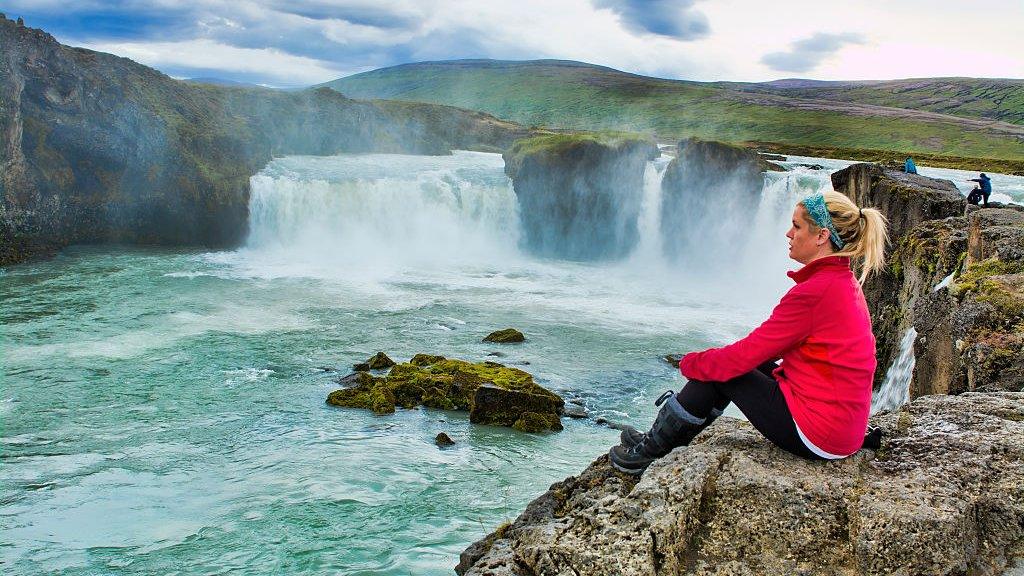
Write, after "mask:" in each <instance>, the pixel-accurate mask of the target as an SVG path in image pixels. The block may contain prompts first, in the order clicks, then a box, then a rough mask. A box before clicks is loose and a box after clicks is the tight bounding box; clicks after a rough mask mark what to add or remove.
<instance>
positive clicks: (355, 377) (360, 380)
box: [335, 371, 373, 387]
mask: <svg viewBox="0 0 1024 576" xmlns="http://www.w3.org/2000/svg"><path fill="white" fill-rule="evenodd" d="M335 382H337V383H338V384H341V385H343V386H346V387H352V386H359V385H360V384H369V383H371V382H373V376H372V375H370V373H369V372H366V371H362V372H353V373H351V374H349V375H348V376H342V377H341V378H338V379H337V380H336V381H335Z"/></svg>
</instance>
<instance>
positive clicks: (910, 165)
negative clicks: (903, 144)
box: [903, 158, 917, 174]
mask: <svg viewBox="0 0 1024 576" xmlns="http://www.w3.org/2000/svg"><path fill="white" fill-rule="evenodd" d="M903 171H904V172H906V173H907V174H917V164H914V159H913V158H907V161H906V162H904V163H903Z"/></svg>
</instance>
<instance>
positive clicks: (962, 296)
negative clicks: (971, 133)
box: [832, 164, 1024, 398]
mask: <svg viewBox="0 0 1024 576" xmlns="http://www.w3.org/2000/svg"><path fill="white" fill-rule="evenodd" d="M832 179H833V185H834V187H835V188H836V190H838V191H840V192H843V193H846V194H847V195H849V196H850V197H851V198H853V199H854V200H855V201H856V202H858V204H861V205H865V206H876V207H879V208H881V209H882V211H883V213H884V214H885V215H886V217H887V218H888V219H889V220H890V234H891V239H892V244H891V246H890V250H889V252H888V255H887V265H886V268H885V269H884V270H883V271H882V272H881V273H880V274H877V275H876V276H874V277H872V278H871V279H870V280H869V281H868V282H867V283H866V284H865V286H864V293H865V296H866V297H867V299H868V305H869V308H870V309H871V312H872V323H873V328H874V331H875V336H876V338H877V340H878V362H879V366H881V367H888V366H890V365H891V364H892V362H893V360H894V359H895V357H896V355H897V354H898V352H899V344H900V340H901V338H902V336H903V334H904V332H906V330H907V329H908V328H910V327H911V326H913V327H914V328H915V329H916V330H917V332H918V338H917V341H916V343H915V345H914V356H915V367H914V375H913V379H912V383H911V389H910V395H911V397H912V398H913V397H918V396H923V395H926V394H957V393H960V392H964V391H969V390H1011V391H1019V390H1021V389H1022V388H1024V291H1022V289H1021V285H1022V282H1024V275H1022V272H1024V211H1022V210H1021V208H1020V207H1018V206H1012V205H1011V206H1005V207H1004V206H1000V207H991V208H977V207H973V206H972V207H970V209H969V210H966V214H965V209H966V208H967V206H966V203H965V201H964V199H963V198H962V197H961V196H960V195H959V193H954V192H951V190H955V187H953V185H952V183H950V182H948V181H942V180H935V179H931V178H927V177H925V176H919V175H908V174H903V173H902V172H898V171H893V170H886V169H883V168H880V167H877V166H871V165H866V164H858V165H854V166H851V167H849V168H847V169H846V170H842V171H840V172H837V173H836V174H833V177H832ZM954 195H955V196H956V197H954ZM884 375H885V371H884V370H879V372H878V373H877V374H876V378H877V380H879V381H880V380H881V379H882V378H883V377H884Z"/></svg>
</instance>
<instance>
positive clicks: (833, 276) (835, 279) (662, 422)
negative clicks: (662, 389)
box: [609, 192, 888, 474]
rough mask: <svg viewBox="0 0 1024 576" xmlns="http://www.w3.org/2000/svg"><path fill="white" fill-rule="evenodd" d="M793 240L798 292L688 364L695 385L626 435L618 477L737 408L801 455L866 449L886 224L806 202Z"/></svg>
mask: <svg viewBox="0 0 1024 576" xmlns="http://www.w3.org/2000/svg"><path fill="white" fill-rule="evenodd" d="M786 237H787V238H789V257H790V258H792V259H793V260H796V261H797V262H799V263H801V264H803V265H804V266H803V268H801V269H800V270H797V271H795V272H789V277H790V278H792V279H793V280H794V281H795V282H796V286H794V287H793V288H792V289H790V290H789V292H787V293H786V295H785V296H783V297H782V300H781V301H780V302H779V304H778V305H777V306H776V307H775V309H774V310H773V311H772V314H771V316H770V317H769V318H768V320H766V321H765V322H764V323H763V324H761V325H760V326H758V327H757V328H756V329H755V330H754V331H753V332H751V333H750V334H749V335H748V336H746V337H745V338H743V339H742V340H739V341H738V342H735V343H733V344H730V345H728V346H724V347H722V348H711V349H709V350H705V351H703V352H692V353H690V354H687V355H686V356H684V357H683V359H682V360H681V361H680V362H679V370H680V371H681V372H682V373H683V376H685V377H686V378H688V379H689V382H687V383H686V385H685V386H684V387H683V389H682V391H680V392H679V393H678V394H673V393H672V392H671V391H670V392H666V393H665V394H664V395H662V397H661V398H659V399H658V401H657V403H656V405H658V406H661V410H660V411H659V412H658V416H657V418H656V419H655V421H654V425H653V426H652V427H651V430H650V431H649V432H647V433H646V434H643V433H641V432H639V431H637V430H636V429H634V428H630V427H626V428H625V429H624V430H623V432H622V437H621V439H622V444H621V445H620V446H615V447H614V448H612V449H611V452H610V454H609V456H610V458H611V462H612V465H614V466H615V467H616V468H617V469H619V470H621V471H623V472H626V473H629V474H640V473H642V472H643V471H644V470H645V469H646V468H647V466H648V465H649V464H650V463H651V462H653V461H654V460H656V459H657V458H660V457H662V456H664V455H665V454H668V453H669V452H670V451H671V450H672V449H673V448H675V447H676V446H685V445H687V444H689V443H690V441H691V440H693V438H694V437H695V436H696V435H697V434H698V433H699V432H700V431H701V430H703V429H704V428H706V427H708V426H709V425H710V424H711V423H712V422H713V421H714V420H715V418H717V417H718V416H719V415H721V414H722V411H723V410H724V409H725V407H726V406H728V404H729V403H730V402H734V403H735V404H736V406H737V407H738V408H739V409H740V411H741V412H743V414H744V415H745V416H746V417H747V419H748V420H750V423H751V424H752V425H753V426H754V428H756V429H757V430H758V431H759V432H761V434H763V435H764V436H765V437H766V438H768V439H769V440H771V441H772V442H773V443H775V444H776V445H777V446H779V447H781V448H783V449H785V450H786V451H788V452H791V453H793V454H796V455H797V456H801V457H804V458H808V459H811V460H834V459H838V458H845V457H846V456H849V455H851V454H853V453H854V452H856V451H857V450H859V449H860V448H861V446H862V445H863V443H864V432H865V430H866V429H867V422H868V413H869V411H870V407H871V385H872V381H873V380H874V375H875V364H876V361H875V337H874V335H873V334H872V333H871V318H870V316H869V314H868V308H867V303H866V302H865V300H864V293H863V292H862V291H861V287H860V285H861V284H862V283H863V282H864V280H865V279H866V278H867V276H868V274H870V273H872V272H875V271H876V270H878V269H880V268H881V267H882V265H883V258H884V250H885V245H886V242H887V241H888V235H887V233H886V221H885V217H884V216H882V214H881V212H879V211H878V210H876V209H874V208H864V209H860V208H858V207H857V205H856V204H854V203H853V202H852V201H851V200H850V199H849V198H847V197H846V196H844V195H843V194H840V193H838V192H826V193H825V194H815V195H812V196H810V197H808V198H806V199H804V200H803V201H801V202H800V203H799V204H797V206H796V209H795V210H794V211H793V223H792V227H791V228H790V229H789V232H787V233H786ZM851 260H852V261H854V262H855V263H856V264H857V266H858V268H859V270H860V274H859V277H858V278H854V275H853V272H852V271H851V269H850V263H851ZM779 359H781V360H782V364H781V365H777V364H776V361H777V360H779Z"/></svg>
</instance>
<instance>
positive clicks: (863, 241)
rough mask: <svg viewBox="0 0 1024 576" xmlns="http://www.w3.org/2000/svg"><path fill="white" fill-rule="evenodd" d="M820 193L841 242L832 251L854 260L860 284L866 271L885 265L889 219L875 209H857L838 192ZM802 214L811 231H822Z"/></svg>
mask: <svg viewBox="0 0 1024 576" xmlns="http://www.w3.org/2000/svg"><path fill="white" fill-rule="evenodd" d="M822 196H824V197H825V207H826V208H828V214H829V216H831V217H832V225H833V226H835V227H836V231H837V232H839V238H840V239H842V241H843V248H842V249H841V250H838V251H836V252H835V254H836V256H847V257H849V258H850V259H851V260H853V262H854V264H855V265H856V266H857V268H859V270H860V273H859V274H858V276H857V281H858V282H860V283H861V284H863V283H864V281H865V280H867V278H868V275H869V274H872V273H874V272H877V271H878V270H881V269H882V266H884V265H885V247H886V245H887V244H888V243H889V232H888V231H887V229H886V228H887V226H888V221H887V220H886V219H885V216H883V215H882V213H881V212H880V211H879V210H878V209H877V208H860V207H858V206H857V205H856V204H854V203H853V200H850V199H849V198H847V197H846V196H845V195H844V194H841V193H839V192H834V191H831V190H830V191H828V192H824V193H823V194H822ZM805 217H806V220H807V223H808V224H810V226H811V227H812V228H811V229H812V230H813V231H815V232H817V231H818V230H821V227H820V226H818V225H817V224H815V223H814V221H813V220H812V219H811V217H810V215H809V214H806V213H805Z"/></svg>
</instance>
